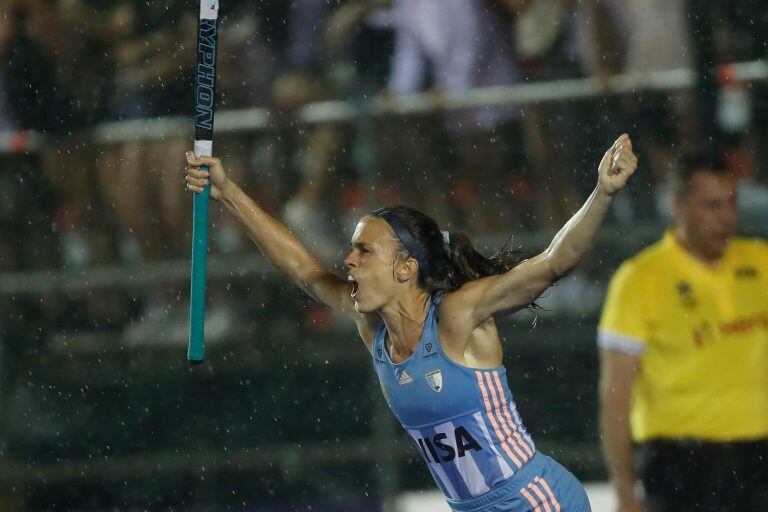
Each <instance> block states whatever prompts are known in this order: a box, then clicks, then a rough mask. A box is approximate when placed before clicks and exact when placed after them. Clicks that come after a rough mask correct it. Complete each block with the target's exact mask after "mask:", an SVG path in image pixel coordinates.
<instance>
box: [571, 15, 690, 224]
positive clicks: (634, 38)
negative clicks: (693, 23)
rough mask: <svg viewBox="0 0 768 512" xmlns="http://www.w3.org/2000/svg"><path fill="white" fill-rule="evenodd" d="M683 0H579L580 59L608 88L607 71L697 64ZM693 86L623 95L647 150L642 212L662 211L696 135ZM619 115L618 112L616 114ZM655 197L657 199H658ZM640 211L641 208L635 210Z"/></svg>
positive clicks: (641, 147)
mask: <svg viewBox="0 0 768 512" xmlns="http://www.w3.org/2000/svg"><path fill="white" fill-rule="evenodd" d="M688 6H689V2H686V1H685V0H603V1H600V0H587V1H585V2H581V3H580V9H579V14H580V19H581V21H580V23H579V37H578V39H579V41H580V43H579V44H580V45H581V54H582V62H583V66H584V68H585V71H586V72H587V73H588V74H592V75H595V76H596V77H597V78H598V79H599V80H600V81H601V82H602V83H603V84H604V86H605V87H606V88H607V87H608V83H607V77H608V76H610V75H611V74H613V73H617V72H623V73H630V74H633V75H635V76H637V77H638V78H639V79H641V77H642V76H643V75H647V74H648V73H654V72H658V71H667V70H672V69H691V68H692V67H693V53H692V40H691V34H690V28H689V25H688V23H689V21H688ZM691 99H692V96H691V94H690V92H689V91H685V90H681V91H677V92H669V91H663V92H640V93H639V94H632V95H629V96H627V97H625V98H623V99H622V104H621V105H622V107H623V110H625V114H626V116H627V119H631V120H633V122H634V123H635V126H636V128H635V129H636V130H637V133H638V152H640V153H643V154H646V155H647V156H648V159H647V160H646V161H647V162H648V163H649V165H648V169H649V170H650V171H651V172H652V173H653V175H652V176H649V177H648V181H649V182H650V183H651V185H652V189H653V190H656V191H657V192H661V193H657V194H656V197H655V198H644V197H643V196H642V195H639V194H638V195H637V197H639V198H640V199H641V201H640V204H637V205H636V206H637V207H640V209H641V211H640V213H641V214H642V213H650V214H653V213H654V212H655V213H663V211H664V205H665V200H666V194H664V193H663V192H664V190H665V187H664V184H665V182H666V175H667V173H668V170H669V169H670V168H671V167H672V166H673V164H674V161H675V158H676V156H677V155H679V154H680V153H681V152H686V151H688V150H689V149H691V148H688V147H687V144H688V141H691V140H695V137H694V136H693V126H692V104H691V103H692V101H691ZM614 117H615V116H614ZM654 199H655V202H654ZM636 215H637V214H636Z"/></svg>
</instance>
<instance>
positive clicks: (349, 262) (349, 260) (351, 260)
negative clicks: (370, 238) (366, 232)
mask: <svg viewBox="0 0 768 512" xmlns="http://www.w3.org/2000/svg"><path fill="white" fill-rule="evenodd" d="M354 256H355V251H351V252H350V253H349V254H347V257H346V258H344V265H346V266H347V267H349V268H352V267H356V266H357V261H356V259H355V257H354Z"/></svg>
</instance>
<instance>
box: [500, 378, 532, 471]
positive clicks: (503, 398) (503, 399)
mask: <svg viewBox="0 0 768 512" xmlns="http://www.w3.org/2000/svg"><path fill="white" fill-rule="evenodd" d="M493 377H494V378H495V379H496V388H497V389H498V390H499V395H500V396H501V403H502V405H503V406H504V407H503V409H504V414H505V415H506V417H507V420H508V421H509V424H510V425H513V426H514V428H515V437H516V438H517V440H518V442H519V443H520V444H521V445H523V448H524V449H525V451H526V452H528V456H529V457H533V450H532V449H531V447H530V446H528V443H526V442H525V441H524V440H523V437H522V436H521V435H520V432H518V430H517V423H515V422H514V421H512V416H511V415H510V414H509V407H507V395H505V394H504V388H503V387H502V385H501V379H499V372H497V371H494V372H493Z"/></svg>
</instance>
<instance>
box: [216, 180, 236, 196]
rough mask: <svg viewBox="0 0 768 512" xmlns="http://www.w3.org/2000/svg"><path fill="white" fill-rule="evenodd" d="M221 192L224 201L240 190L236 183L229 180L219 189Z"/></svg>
mask: <svg viewBox="0 0 768 512" xmlns="http://www.w3.org/2000/svg"><path fill="white" fill-rule="evenodd" d="M219 190H220V191H221V197H222V199H229V198H231V197H232V195H233V194H234V193H235V192H236V191H237V190H238V186H237V184H236V183H235V182H234V181H232V180H230V179H227V181H226V183H224V185H222V186H221V187H219Z"/></svg>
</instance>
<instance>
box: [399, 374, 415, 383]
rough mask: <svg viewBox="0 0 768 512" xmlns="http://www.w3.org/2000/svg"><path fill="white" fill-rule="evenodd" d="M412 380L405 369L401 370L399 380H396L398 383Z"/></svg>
mask: <svg viewBox="0 0 768 512" xmlns="http://www.w3.org/2000/svg"><path fill="white" fill-rule="evenodd" d="M412 380H413V379H412V378H411V376H410V375H408V372H406V371H405V370H403V373H401V374H400V380H399V381H398V383H399V384H400V385H403V384H408V383H409V382H411V381H412Z"/></svg>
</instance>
